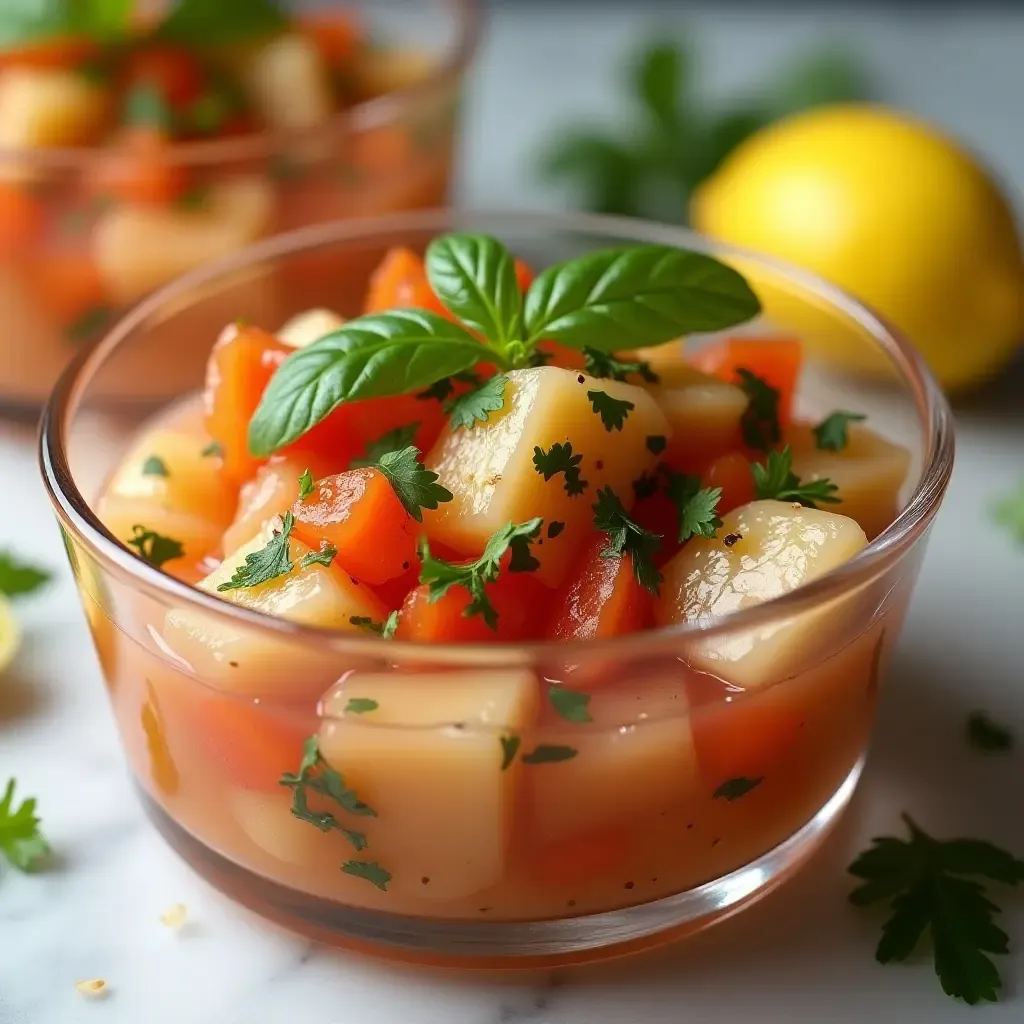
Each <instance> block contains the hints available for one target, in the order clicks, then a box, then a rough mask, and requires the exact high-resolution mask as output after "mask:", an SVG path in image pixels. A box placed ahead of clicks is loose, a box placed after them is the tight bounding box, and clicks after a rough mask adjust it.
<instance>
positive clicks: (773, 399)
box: [736, 368, 782, 452]
mask: <svg viewBox="0 0 1024 1024" xmlns="http://www.w3.org/2000/svg"><path fill="white" fill-rule="evenodd" d="M736 376H737V377H738V378H739V383H740V387H741V388H742V389H743V392H744V394H746V396H747V407H746V409H744V410H743V415H742V416H741V417H740V432H741V433H742V435H743V443H744V444H745V445H746V446H747V447H748V448H754V449H756V450H757V451H759V452H766V451H768V450H769V449H771V448H774V447H775V445H777V444H778V443H779V442H780V441H781V440H782V427H781V425H780V424H779V392H778V390H777V389H776V388H773V387H772V386H771V384H769V383H768V382H767V381H765V380H762V379H761V378H760V377H758V376H757V374H756V373H751V372H750V370H744V369H743V368H739V369H737V370H736Z"/></svg>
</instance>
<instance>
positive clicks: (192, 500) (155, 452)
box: [107, 427, 255, 550]
mask: <svg viewBox="0 0 1024 1024" xmlns="http://www.w3.org/2000/svg"><path fill="white" fill-rule="evenodd" d="M107 494H109V495H119V496H121V497H125V498H134V499H136V500H140V499H141V500H146V501H153V502H156V503H158V504H160V505H161V506H163V507H164V508H167V509H173V510H176V511H179V512H190V513H192V514H193V515H196V516H200V517H202V518H203V519H207V520H210V521H211V522H213V523H215V524H219V525H221V526H222V527H223V526H224V525H226V524H227V523H229V522H230V521H231V517H232V515H233V513H234V510H235V504H236V502H237V498H236V496H235V493H234V490H233V488H231V487H230V486H229V485H228V484H227V483H226V482H225V481H224V479H223V478H222V476H221V474H220V473H219V472H218V460H217V459H216V458H213V457H211V456H209V455H204V454H203V440H202V436H201V435H199V434H193V433H182V432H179V431H177V430H171V429H166V428H161V427H157V428H155V429H153V430H149V431H147V432H146V433H144V434H143V435H142V437H140V438H139V440H138V441H136V443H135V444H134V445H133V446H132V447H131V449H130V450H129V451H128V453H127V455H125V457H124V458H123V459H122V460H121V463H120V465H119V466H118V468H117V470H116V472H115V473H114V475H113V477H112V478H111V480H110V483H109V484H108V485H107ZM254 532H255V531H254ZM229 550H230V549H229Z"/></svg>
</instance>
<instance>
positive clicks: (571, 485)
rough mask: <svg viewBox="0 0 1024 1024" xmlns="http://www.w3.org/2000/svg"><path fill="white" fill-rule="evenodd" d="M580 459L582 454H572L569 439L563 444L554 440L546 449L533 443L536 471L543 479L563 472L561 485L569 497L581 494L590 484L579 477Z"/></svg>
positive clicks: (581, 459) (548, 478)
mask: <svg viewBox="0 0 1024 1024" xmlns="http://www.w3.org/2000/svg"><path fill="white" fill-rule="evenodd" d="M582 461H583V456H582V455H573V452H572V442H571V441H566V442H565V443H564V444H562V443H561V442H557V441H556V442H555V444H553V445H552V446H551V447H550V448H549V449H548V450H547V451H544V449H543V448H541V447H540V445H535V446H534V449H533V465H534V466H535V467H536V470H537V472H538V473H540V475H541V476H542V477H544V479H545V480H550V479H551V478H552V477H553V476H555V475H557V474H558V473H564V474H565V479H564V483H563V486H564V487H565V493H566V494H568V495H569V497H570V498H572V497H575V496H576V495H578V494H582V493H583V492H584V491H585V490H586V489H587V488H588V487H589V486H590V484H589V483H588V482H587V481H586V480H583V479H581V478H580V463H581V462H582Z"/></svg>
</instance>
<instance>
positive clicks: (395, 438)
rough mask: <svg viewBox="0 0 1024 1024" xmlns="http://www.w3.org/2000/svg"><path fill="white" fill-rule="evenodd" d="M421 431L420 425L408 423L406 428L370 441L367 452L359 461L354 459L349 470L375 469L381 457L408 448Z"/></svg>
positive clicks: (349, 465)
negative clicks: (417, 432) (418, 431)
mask: <svg viewBox="0 0 1024 1024" xmlns="http://www.w3.org/2000/svg"><path fill="white" fill-rule="evenodd" d="M419 429H420V425H419V423H406V424H405V425H404V426H401V427H395V429H394V430H389V431H388V432H387V433H386V434H381V436H380V437H378V438H377V440H376V441H368V442H367V444H366V451H365V453H364V454H363V455H361V456H360V457H359V458H358V459H353V460H352V461H351V462H350V463H349V464H348V468H349V469H368V468H370V467H375V466H376V465H377V463H378V462H379V461H380V459H381V457H382V456H384V455H387V454H388V452H398V451H401V450H402V449H403V448H408V447H410V446H411V445H412V443H413V442H414V441H415V440H416V431H417V430H419Z"/></svg>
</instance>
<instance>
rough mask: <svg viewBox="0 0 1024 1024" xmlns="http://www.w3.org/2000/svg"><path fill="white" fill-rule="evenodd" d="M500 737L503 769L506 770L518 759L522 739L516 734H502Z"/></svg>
mask: <svg viewBox="0 0 1024 1024" xmlns="http://www.w3.org/2000/svg"><path fill="white" fill-rule="evenodd" d="M499 739H500V741H501V770H502V771H503V772H504V771H507V770H508V769H509V767H511V765H512V762H513V761H514V760H515V759H516V754H517V753H518V752H519V745H520V744H521V743H522V740H521V739H520V738H519V737H518V736H515V735H511V736H501V737H499Z"/></svg>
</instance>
